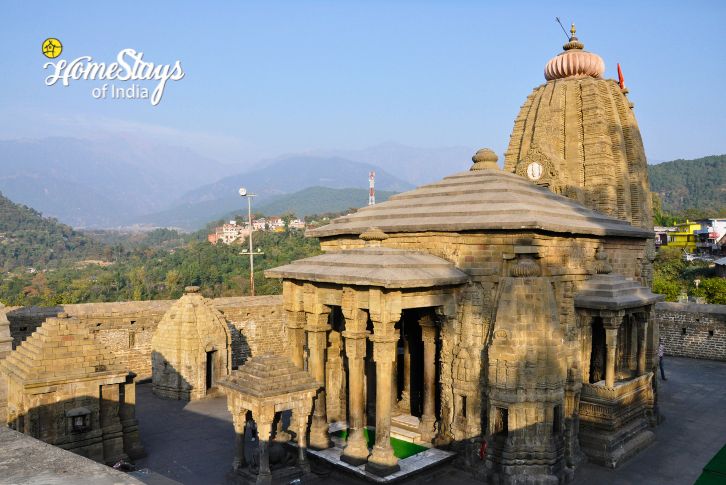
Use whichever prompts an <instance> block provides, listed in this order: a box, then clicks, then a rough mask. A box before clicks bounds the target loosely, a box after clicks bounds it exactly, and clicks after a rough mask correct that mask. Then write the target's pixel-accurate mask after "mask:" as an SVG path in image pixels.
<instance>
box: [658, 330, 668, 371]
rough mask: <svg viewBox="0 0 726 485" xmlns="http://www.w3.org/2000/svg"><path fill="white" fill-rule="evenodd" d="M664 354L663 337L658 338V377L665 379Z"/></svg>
mask: <svg viewBox="0 0 726 485" xmlns="http://www.w3.org/2000/svg"><path fill="white" fill-rule="evenodd" d="M664 355H665V344H664V343H663V339H662V338H661V339H660V340H658V365H659V367H660V378H661V379H663V380H664V381H667V380H668V379H666V376H665V371H664V370H663V356H664Z"/></svg>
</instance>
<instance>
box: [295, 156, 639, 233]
mask: <svg viewBox="0 0 726 485" xmlns="http://www.w3.org/2000/svg"><path fill="white" fill-rule="evenodd" d="M373 226H375V227H378V228H380V229H381V230H383V231H385V232H386V233H387V234H394V233H400V232H424V231H445V232H454V231H471V230H543V231H551V232H558V233H567V234H584V235H596V236H625V237H635V238H648V237H652V233H651V231H647V230H644V229H641V228H638V227H634V226H631V225H630V224H628V223H627V222H624V221H621V220H618V219H615V218H613V217H609V216H606V215H604V214H601V213H599V212H595V211H593V210H591V209H588V208H586V207H584V206H582V205H580V204H579V203H577V202H575V201H573V200H571V199H568V198H566V197H563V196H560V195H557V194H554V193H553V192H551V191H550V190H548V189H547V188H544V187H540V186H537V185H535V184H533V183H531V182H529V181H528V180H526V179H525V178H523V177H521V176H519V175H515V174H512V173H507V172H503V171H500V170H498V169H484V170H471V171H468V172H462V173H458V174H454V175H451V176H448V177H445V178H444V179H443V180H441V181H439V182H435V183H433V184H429V185H424V186H422V187H419V188H417V189H414V190H411V191H409V192H404V193H402V194H398V195H394V196H393V197H391V198H390V199H389V200H388V201H386V202H382V203H380V204H375V205H372V206H369V207H365V208H362V209H360V210H358V211H357V212H356V213H354V214H351V215H348V216H343V217H339V218H337V219H335V220H333V221H332V222H331V223H330V224H328V225H325V226H322V227H319V228H315V229H311V230H308V231H307V232H306V235H308V236H311V237H327V236H337V235H346V234H361V233H363V232H364V231H366V230H367V229H368V228H370V227H373Z"/></svg>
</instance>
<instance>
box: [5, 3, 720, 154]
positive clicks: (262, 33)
mask: <svg viewBox="0 0 726 485" xmlns="http://www.w3.org/2000/svg"><path fill="white" fill-rule="evenodd" d="M80 5H83V4H82V2H58V1H57V0H55V1H50V2H29V1H28V2H25V1H22V2H21V1H13V2H9V1H4V2H3V3H2V10H1V11H2V21H3V22H2V23H3V26H2V29H0V48H1V49H2V51H3V53H2V57H1V58H0V87H1V88H2V89H0V138H5V139H7V138H18V137H32V138H35V137H42V136H48V135H70V136H77V137H95V136H103V135H113V136H128V137H137V136H146V137H151V138H154V139H159V140H163V141H169V142H176V143H179V144H186V145H189V146H193V147H195V148H196V149H198V150H200V151H203V152H205V153H206V154H208V155H212V156H214V157H216V158H219V159H221V160H222V161H228V162H238V161H251V160H255V159H257V158H260V157H265V156H274V155H278V154H280V153H285V152H296V151H303V150H311V149H333V148H344V149H347V148H361V147H365V146H368V145H374V144H378V143H381V142H385V141H395V142H399V143H404V144H410V145H415V146H429V147H435V146H449V145H463V146H477V147H478V146H490V147H492V148H494V149H495V150H496V151H497V152H498V153H499V154H500V156H501V154H502V152H503V150H504V149H505V147H506V145H507V142H508V139H509V133H510V130H511V128H512V123H513V120H514V117H515V115H516V114H517V111H518V109H519V107H520V105H521V104H522V103H523V102H524V100H525V98H526V97H527V95H528V94H529V93H530V91H531V90H532V88H534V87H535V86H537V85H539V84H541V83H542V82H543V81H544V78H543V75H542V71H543V68H544V65H545V63H546V62H547V60H548V59H549V58H550V57H552V56H554V55H555V54H557V53H558V52H560V51H561V46H562V44H563V42H565V36H564V34H563V33H562V31H561V30H560V27H559V26H558V25H557V24H556V23H555V21H554V17H555V16H559V17H560V18H561V19H562V20H563V22H565V23H566V25H567V24H569V22H570V21H574V22H575V23H576V24H577V27H578V37H579V38H580V40H581V41H583V42H584V43H585V48H586V49H587V50H591V51H593V52H596V53H598V54H600V55H601V56H602V57H603V58H604V60H605V64H606V74H607V76H608V77H616V63H617V62H620V63H621V64H622V67H623V71H624V75H625V80H626V84H627V85H628V87H629V89H630V93H631V94H630V98H631V100H632V101H634V102H635V109H636V116H637V117H638V120H639V123H640V127H641V131H642V133H643V138H644V142H645V146H646V152H647V153H648V156H649V158H650V159H655V160H664V159H672V158H676V157H697V156H702V155H708V154H715V153H719V154H720V153H726V136H725V135H726V89H725V88H726V82H725V80H726V2H722V1H715V0H714V1H711V2H706V1H689V2H685V1H653V2H632V1H624V2H603V1H599V2H582V1H580V2H575V1H572V0H569V1H566V2H555V1H537V2H484V1H480V2H474V1H441V2H433V1H388V2H382V1H381V2H377V1H366V2H362V1H360V2H354V1H336V2H332V1H331V2H308V1H302V0H300V1H296V2H240V1H229V2H213V1H209V2H195V3H192V2H180V1H173V2H172V1H168V2H159V1H154V2H148V1H144V2H130V1H129V2H87V3H86V4H85V5H86V6H85V7H83V8H81V7H80ZM49 36H53V37H57V38H59V39H60V40H61V41H62V42H63V44H64V48H65V49H64V52H63V55H62V56H61V57H62V58H65V59H73V58H75V57H78V56H82V55H91V56H93V58H94V60H96V61H105V62H111V61H113V60H114V59H115V56H116V53H117V52H118V51H119V50H120V49H123V48H127V47H132V48H135V49H137V50H139V51H143V52H144V57H145V59H146V60H149V61H153V62H156V63H170V64H173V63H174V61H176V60H177V59H178V60H180V61H181V63H182V66H183V68H184V70H185V72H186V77H185V78H184V79H183V80H181V81H179V82H175V83H174V82H170V83H169V85H168V87H167V88H166V91H165V95H164V98H163V100H162V101H161V103H160V104H159V106H156V107H152V106H151V105H150V103H149V102H148V101H142V100H132V101H119V100H111V99H106V100H96V99H94V98H93V97H91V95H90V91H91V88H93V87H95V86H99V85H101V84H102V82H99V81H75V82H73V83H72V84H71V86H69V87H61V86H59V85H56V86H52V87H47V86H45V85H44V83H43V79H44V78H45V76H46V75H47V74H48V72H47V71H44V70H43V69H42V65H43V63H44V62H45V61H46V59H45V58H44V57H43V55H42V54H41V51H40V45H41V42H42V41H43V39H45V38H46V37H49ZM121 84H123V83H121Z"/></svg>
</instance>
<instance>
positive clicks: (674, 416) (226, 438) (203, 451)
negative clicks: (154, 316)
mask: <svg viewBox="0 0 726 485" xmlns="http://www.w3.org/2000/svg"><path fill="white" fill-rule="evenodd" d="M665 362H666V376H667V377H668V381H666V382H662V385H661V410H662V413H663V415H664V416H665V418H666V420H665V422H664V423H663V424H662V425H660V426H659V427H658V428H655V434H656V441H655V443H653V444H652V445H651V446H650V447H648V448H646V449H645V450H643V451H642V452H641V453H640V454H638V455H637V456H635V457H634V458H633V459H631V460H630V461H628V462H626V463H624V464H623V465H622V466H621V467H620V468H618V469H617V470H608V469H605V468H602V467H599V466H596V465H592V464H589V463H588V464H585V465H583V466H581V467H580V468H579V469H578V470H577V471H576V472H575V481H574V482H573V483H574V484H575V485H610V484H622V485H631V484H632V485H636V484H637V485H640V484H654V485H661V484H662V485H671V484H672V485H676V484H677V485H690V484H693V482H695V481H696V479H697V478H698V476H699V475H700V474H701V470H702V468H703V466H704V465H705V464H706V463H707V462H708V461H709V460H710V459H711V457H713V455H715V454H716V452H717V451H718V450H719V449H720V448H721V447H722V446H723V445H724V443H726V362H713V361H707V360H692V359H684V358H676V357H667V360H666V361H665ZM136 413H137V417H138V419H139V428H140V430H141V440H142V442H143V444H144V447H145V448H146V451H147V452H148V457H147V458H144V459H142V460H139V461H138V462H137V465H138V466H139V468H140V469H141V470H140V471H138V472H135V473H133V475H134V476H135V477H136V478H138V479H139V480H141V481H143V482H145V483H148V484H152V485H173V484H179V483H181V484H185V485H196V484H200V485H201V484H205V485H206V484H210V485H211V484H226V483H227V478H226V476H227V473H228V472H229V469H230V467H231V463H232V456H233V446H234V431H233V429H232V422H231V420H232V418H231V416H230V414H229V413H228V412H227V406H226V400H225V398H224V397H219V398H211V399H205V400H201V401H196V402H193V403H184V402H180V401H165V400H161V399H158V398H156V397H155V396H154V395H153V394H152V393H151V385H150V384H142V385H140V386H138V391H137V409H136ZM316 468H317V467H314V468H313V470H314V471H316ZM317 471H319V472H321V476H320V480H319V482H318V483H321V484H330V485H332V484H339V483H365V482H362V481H361V480H359V479H355V478H353V477H350V476H349V475H342V474H340V473H339V472H336V471H334V470H331V469H330V468H317ZM404 483H407V484H408V483H422V484H423V483H431V484H452V485H453V484H474V483H481V482H478V481H476V480H474V479H473V478H472V477H471V476H470V475H468V474H466V473H464V472H463V471H461V470H459V469H457V468H455V467H453V466H450V465H447V466H444V467H443V468H440V469H437V470H435V471H431V472H426V474H424V475H423V476H421V477H418V478H412V479H410V480H407V481H406V482H404Z"/></svg>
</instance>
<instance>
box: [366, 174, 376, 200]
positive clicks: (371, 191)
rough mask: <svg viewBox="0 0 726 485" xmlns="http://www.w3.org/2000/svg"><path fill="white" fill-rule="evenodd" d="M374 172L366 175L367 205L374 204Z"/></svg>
mask: <svg viewBox="0 0 726 485" xmlns="http://www.w3.org/2000/svg"><path fill="white" fill-rule="evenodd" d="M375 186H376V172H375V171H373V170H371V171H370V173H369V174H368V187H369V190H368V205H373V204H375V203H376V187H375Z"/></svg>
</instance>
